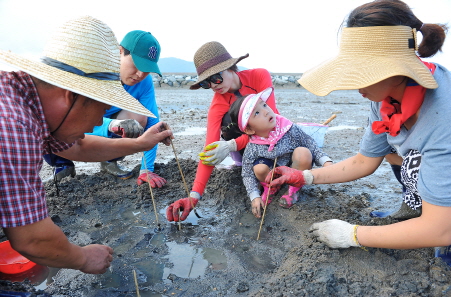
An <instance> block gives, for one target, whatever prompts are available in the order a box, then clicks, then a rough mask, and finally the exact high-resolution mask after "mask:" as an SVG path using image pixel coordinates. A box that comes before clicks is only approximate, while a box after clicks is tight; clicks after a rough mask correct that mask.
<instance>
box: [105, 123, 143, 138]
mask: <svg viewBox="0 0 451 297" xmlns="http://www.w3.org/2000/svg"><path fill="white" fill-rule="evenodd" d="M108 131H110V132H113V133H114V134H117V135H119V136H122V137H126V138H137V137H139V136H140V135H141V134H143V132H144V128H143V127H142V126H141V125H140V124H139V123H138V121H137V120H133V119H127V120H112V121H111V123H110V125H109V126H108Z"/></svg>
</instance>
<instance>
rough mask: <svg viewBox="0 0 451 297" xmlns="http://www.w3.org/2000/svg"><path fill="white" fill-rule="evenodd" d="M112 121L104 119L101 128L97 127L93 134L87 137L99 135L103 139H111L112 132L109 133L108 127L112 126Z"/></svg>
mask: <svg viewBox="0 0 451 297" xmlns="http://www.w3.org/2000/svg"><path fill="white" fill-rule="evenodd" d="M111 121H112V119H109V118H105V117H104V118H103V123H102V125H101V126H95V127H94V129H93V130H92V133H86V135H97V136H102V137H110V138H111V134H112V133H111V132H109V131H108V126H109V125H110V123H111Z"/></svg>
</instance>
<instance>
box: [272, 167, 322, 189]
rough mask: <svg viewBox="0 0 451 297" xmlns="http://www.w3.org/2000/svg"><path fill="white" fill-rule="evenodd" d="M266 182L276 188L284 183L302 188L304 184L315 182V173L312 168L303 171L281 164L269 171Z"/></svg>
mask: <svg viewBox="0 0 451 297" xmlns="http://www.w3.org/2000/svg"><path fill="white" fill-rule="evenodd" d="M273 171H274V175H273ZM271 179H272V181H271ZM265 182H266V183H267V184H270V185H271V187H275V188H280V187H281V186H282V185H284V184H288V185H290V186H293V187H298V188H301V187H303V186H304V185H311V184H312V183H313V174H312V172H311V171H310V170H304V171H302V170H297V169H294V168H290V167H287V166H280V167H277V168H275V169H273V170H271V171H270V172H269V173H268V175H267V176H266V179H265Z"/></svg>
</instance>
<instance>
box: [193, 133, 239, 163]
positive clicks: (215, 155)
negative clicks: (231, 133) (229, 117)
mask: <svg viewBox="0 0 451 297" xmlns="http://www.w3.org/2000/svg"><path fill="white" fill-rule="evenodd" d="M204 150H205V151H204V152H201V153H200V154H199V157H200V159H201V160H202V164H204V165H211V166H215V165H218V164H219V163H221V162H222V161H223V160H224V159H225V158H226V157H227V155H228V154H229V153H230V152H236V150H237V148H236V141H235V139H232V140H229V141H216V142H213V143H210V144H209V145H207V146H206V147H205V149H204Z"/></svg>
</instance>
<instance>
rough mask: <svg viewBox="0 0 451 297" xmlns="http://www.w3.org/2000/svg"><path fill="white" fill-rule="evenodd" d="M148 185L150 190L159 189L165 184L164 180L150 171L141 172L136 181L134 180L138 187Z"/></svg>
mask: <svg viewBox="0 0 451 297" xmlns="http://www.w3.org/2000/svg"><path fill="white" fill-rule="evenodd" d="M147 182H149V183H150V186H151V187H152V188H156V187H158V188H161V187H162V186H164V185H165V184H166V180H165V179H164V178H162V177H161V176H159V175H158V174H156V173H153V172H151V171H146V170H141V171H140V174H139V176H138V179H137V180H136V183H137V184H138V186H140V185H142V184H143V183H147Z"/></svg>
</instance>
